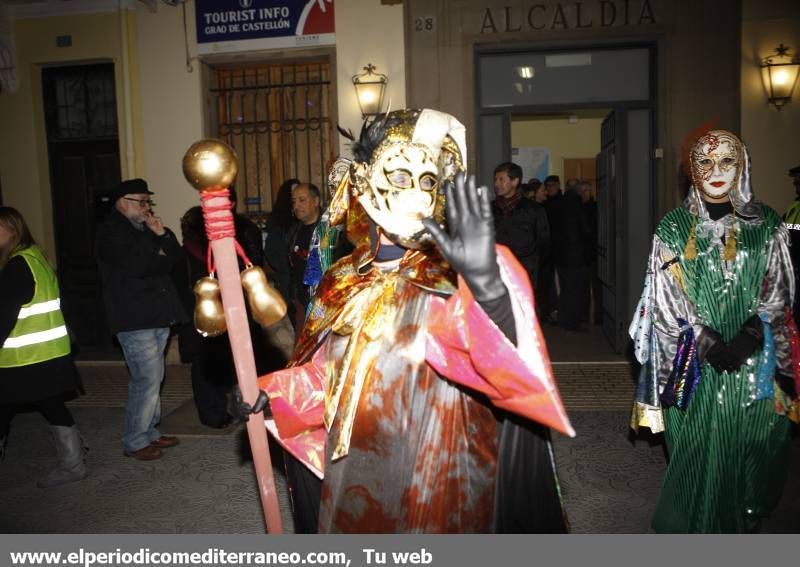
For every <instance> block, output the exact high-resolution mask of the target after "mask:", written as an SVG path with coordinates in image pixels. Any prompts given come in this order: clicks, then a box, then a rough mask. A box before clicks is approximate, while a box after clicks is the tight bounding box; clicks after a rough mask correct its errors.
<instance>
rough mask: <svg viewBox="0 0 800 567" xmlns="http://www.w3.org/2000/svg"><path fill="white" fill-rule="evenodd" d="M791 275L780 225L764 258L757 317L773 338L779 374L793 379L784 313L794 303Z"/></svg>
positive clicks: (783, 229)
mask: <svg viewBox="0 0 800 567" xmlns="http://www.w3.org/2000/svg"><path fill="white" fill-rule="evenodd" d="M794 294H795V289H794V274H793V272H792V260H791V256H790V255H789V231H788V230H787V229H786V226H785V225H783V224H781V225H780V227H778V229H777V230H776V231H775V234H774V235H773V237H772V242H771V243H770V247H769V252H768V256H767V273H766V277H765V281H764V287H763V289H762V293H761V301H760V302H759V305H758V313H759V314H762V313H765V314H766V315H767V317H768V319H769V324H770V328H771V329H772V335H773V337H774V338H775V358H776V359H777V364H778V370H779V371H780V372H781V374H785V375H787V376H791V375H792V360H791V352H790V346H789V334H788V332H787V329H786V319H785V311H786V308H787V307H791V305H792V301H793V300H794Z"/></svg>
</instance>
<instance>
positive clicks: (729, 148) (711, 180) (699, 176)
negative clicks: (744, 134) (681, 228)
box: [689, 130, 744, 199]
mask: <svg viewBox="0 0 800 567" xmlns="http://www.w3.org/2000/svg"><path fill="white" fill-rule="evenodd" d="M689 159H690V163H691V166H692V180H693V182H694V186H695V187H696V188H697V189H699V190H700V191H702V192H703V193H704V194H705V195H706V196H708V197H711V198H714V199H721V198H723V197H726V196H727V195H728V193H730V191H731V189H732V188H733V187H735V185H736V182H737V180H738V178H739V176H740V175H741V172H742V167H743V165H744V160H743V153H742V142H741V140H739V138H737V137H736V136H735V135H734V134H732V133H731V132H728V131H727V130H711V131H710V132H708V133H707V134H705V135H704V136H702V137H701V138H700V139H698V140H697V142H696V143H695V144H694V146H693V147H692V149H691V151H690V152H689Z"/></svg>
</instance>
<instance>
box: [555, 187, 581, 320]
mask: <svg viewBox="0 0 800 567" xmlns="http://www.w3.org/2000/svg"><path fill="white" fill-rule="evenodd" d="M581 205H582V203H581V196H580V194H579V192H578V180H577V179H571V180H569V181H568V182H567V185H566V187H565V190H564V196H563V197H562V205H561V211H560V212H561V215H562V217H561V218H562V223H561V227H562V235H561V240H560V242H559V246H558V250H557V251H556V254H555V265H556V270H557V272H558V284H559V296H558V324H559V326H560V327H561V328H562V329H564V330H566V331H576V330H577V329H578V324H579V323H580V319H581V308H582V307H583V306H584V305H586V304H587V303H588V294H589V281H588V279H587V278H586V265H585V262H586V259H585V257H584V251H583V248H584V243H583V236H584V234H585V233H586V229H585V228H584V227H583V226H582V222H583V215H582V214H581Z"/></svg>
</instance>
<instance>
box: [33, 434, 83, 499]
mask: <svg viewBox="0 0 800 567" xmlns="http://www.w3.org/2000/svg"><path fill="white" fill-rule="evenodd" d="M50 429H51V431H52V433H53V439H54V441H55V444H56V450H57V451H58V458H59V464H58V467H57V468H56V469H54V470H52V471H50V474H48V475H47V476H46V477H45V478H43V479H42V480H40V481H39V482H37V483H36V484H37V485H38V486H39V487H40V488H47V487H50V486H58V485H59V484H66V483H68V482H74V481H76V480H83V479H84V478H86V476H87V475H88V474H89V473H88V471H87V470H86V463H85V462H84V460H85V459H86V452H87V451H88V449H87V447H86V444H85V443H84V442H83V438H82V437H81V434H80V431H78V426H77V425H73V426H72V427H65V426H63V425H53V426H51V427H50Z"/></svg>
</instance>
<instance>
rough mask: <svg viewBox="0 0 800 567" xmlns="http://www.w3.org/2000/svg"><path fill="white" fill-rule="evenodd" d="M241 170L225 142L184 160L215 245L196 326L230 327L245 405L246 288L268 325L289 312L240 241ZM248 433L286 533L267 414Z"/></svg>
mask: <svg viewBox="0 0 800 567" xmlns="http://www.w3.org/2000/svg"><path fill="white" fill-rule="evenodd" d="M237 171H238V165H237V161H236V152H234V150H233V148H231V147H230V146H228V145H227V144H225V143H224V142H222V141H220V140H212V139H208V140H200V141H198V142H195V143H194V144H192V146H191V147H190V148H189V149H188V150H187V151H186V155H185V156H184V157H183V174H184V176H185V177H186V179H187V181H189V183H191V184H192V186H194V188H195V189H197V190H198V191H200V201H201V205H202V207H203V219H204V220H205V227H206V234H207V236H208V241H209V243H210V247H209V252H208V264H209V274H210V275H209V277H207V278H202V279H201V280H200V281H198V282H197V284H196V285H195V294H196V295H197V302H196V307H195V326H196V327H197V329H198V331H199V332H200V333H201V334H203V335H204V336H214V335H219V334H221V333H223V332H224V331H225V328H226V327H227V330H228V338H229V339H230V342H231V351H232V352H233V360H234V364H235V366H236V376H237V380H238V382H239V389H240V390H241V392H242V398H243V399H244V401H245V402H247V403H249V404H251V405H252V404H254V403H255V401H256V397H257V396H258V391H259V389H258V385H257V383H256V378H257V376H256V364H255V359H254V358H253V343H252V342H251V337H250V328H249V325H248V323H247V310H246V308H245V304H244V296H243V294H242V285H244V286H245V289H246V290H247V293H248V299H249V302H250V306H251V310H252V312H253V317H254V318H255V319H256V320H257V321H258V322H259V323H260V324H262V325H264V326H267V325H269V324H272V323H274V322H276V321H278V320H280V319H281V318H282V317H283V315H285V313H286V304H285V303H284V301H283V298H281V296H280V294H278V293H277V292H276V291H275V290H274V289H273V288H272V287H270V286H269V284H268V283H267V280H266V276H265V275H264V271H263V270H262V269H261V267H260V266H252V264H251V263H250V261H249V260H248V259H247V257H246V256H245V254H244V252H243V251H242V248H241V246H239V243H238V242H236V230H235V228H234V221H233V213H232V211H231V202H230V199H229V192H228V187H229V186H230V185H231V183H233V181H234V179H236V173H237ZM212 253H213V257H212ZM237 253H238V254H239V255H240V256H241V257H242V258H243V259H244V261H245V264H246V265H247V269H246V270H245V271H244V272H242V273H241V274H240V273H239V263H238V260H237V258H236V255H237ZM215 263H216V267H215V266H214V264H215ZM215 271H216V272H217V273H218V275H219V284H217V282H216V280H215V279H214V272H215ZM220 292H221V299H222V301H221V302H220V295H219V294H220ZM223 305H224V309H223ZM222 314H224V319H223V317H222V316H221V315H222ZM247 434H248V437H249V438H250V450H251V451H252V453H253V464H254V466H255V469H256V477H257V479H258V488H259V492H260V494H261V505H262V508H263V510H264V520H265V521H266V525H267V532H269V533H281V532H282V531H283V528H282V526H281V515H280V509H279V506H278V497H277V493H276V491H275V480H274V478H273V476H272V463H271V461H270V458H269V448H268V446H267V431H266V428H265V427H264V416H263V413H259V414H257V415H256V416H255V418H254V419H250V420H249V421H248V423H247Z"/></svg>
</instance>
